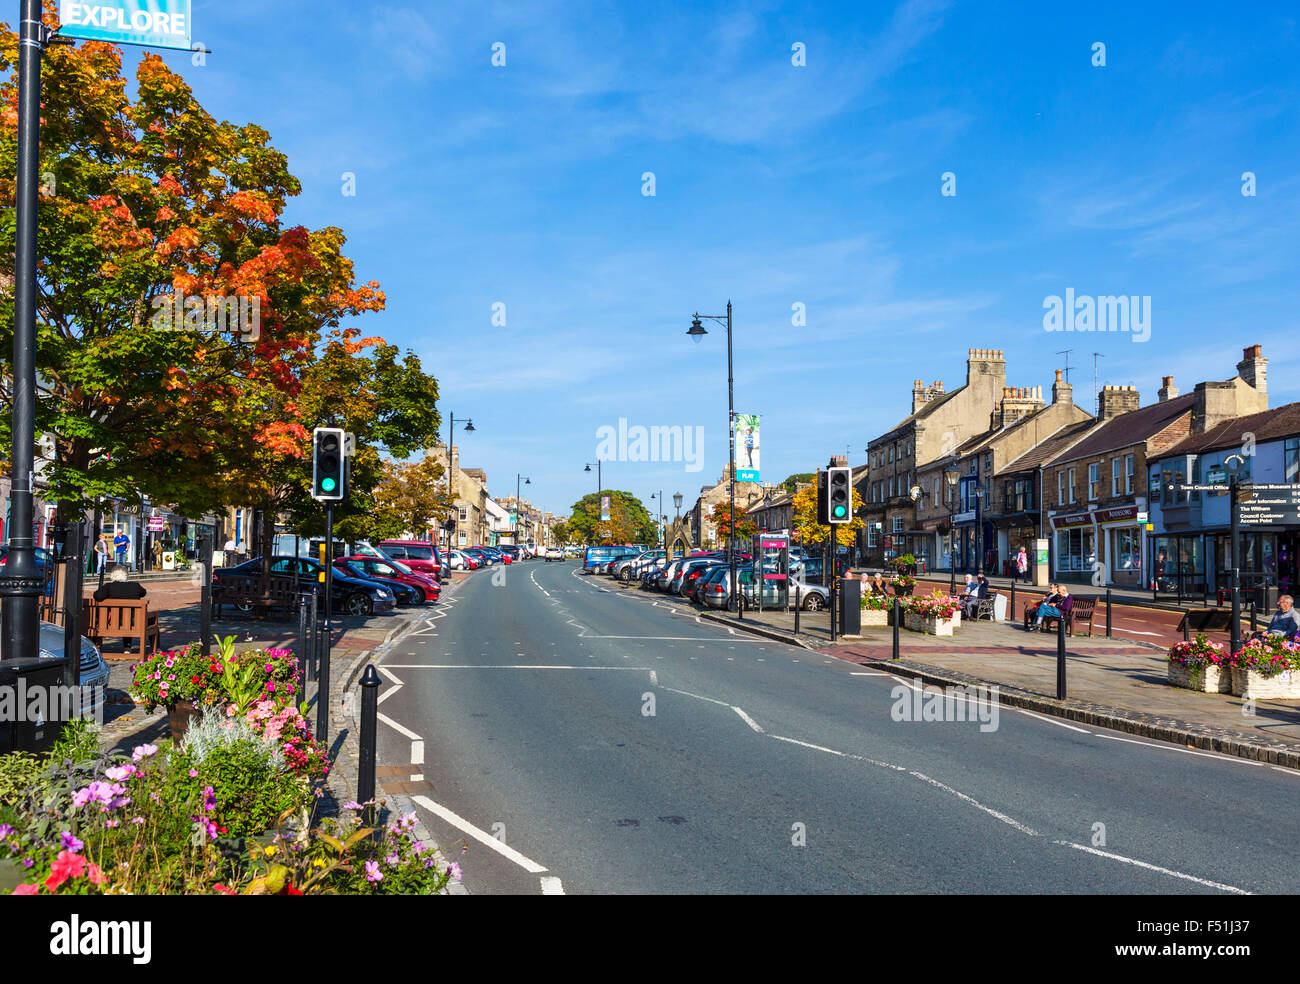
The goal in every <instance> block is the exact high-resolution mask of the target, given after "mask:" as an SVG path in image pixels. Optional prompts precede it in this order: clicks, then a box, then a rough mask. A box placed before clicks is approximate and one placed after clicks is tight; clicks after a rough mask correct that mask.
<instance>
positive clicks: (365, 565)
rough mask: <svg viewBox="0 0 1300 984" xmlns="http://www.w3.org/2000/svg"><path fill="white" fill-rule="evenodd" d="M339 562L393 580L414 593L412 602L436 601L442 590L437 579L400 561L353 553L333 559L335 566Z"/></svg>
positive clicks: (399, 599)
mask: <svg viewBox="0 0 1300 984" xmlns="http://www.w3.org/2000/svg"><path fill="white" fill-rule="evenodd" d="M340 563H346V564H347V565H348V566H349V567H350V568H352V569H353V570H354V571H356V572H357V573H358V574H360V575H361V576H363V577H370V578H379V579H381V580H383V581H394V582H396V583H398V584H401V585H403V586H404V587H407V588H409V589H410V590H411V591H413V592H415V594H416V597H415V598H414V599H413V601H412V604H416V605H423V604H424V603H425V602H426V601H437V600H438V595H439V594H440V593H441V591H442V587H441V585H440V584H439V582H438V581H437V580H435V579H434V578H432V577H430V576H429V575H428V574H417V573H416V572H415V571H413V570H411V568H409V567H407V566H406V565H405V564H403V563H401V562H400V561H396V560H383V559H381V558H379V557H372V556H370V555H369V554H354V555H353V556H351V557H340V558H338V560H336V561H334V565H335V567H337V566H338V565H339V564H340ZM397 603H398V604H399V605H400V604H403V602H402V599H401V596H400V595H399V596H398V599H397Z"/></svg>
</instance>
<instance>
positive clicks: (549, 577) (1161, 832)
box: [378, 561, 1300, 894]
mask: <svg viewBox="0 0 1300 984" xmlns="http://www.w3.org/2000/svg"><path fill="white" fill-rule="evenodd" d="M494 573H495V575H496V576H495V577H494ZM502 575H504V577H503V576H502ZM441 607H442V609H443V611H442V612H440V617H438V618H436V619H435V620H434V621H432V622H431V624H430V627H429V628H428V629H426V630H422V632H421V633H420V634H416V635H412V636H408V637H406V638H405V639H403V640H401V641H400V642H399V643H398V644H397V645H396V646H395V647H394V649H393V650H392V651H391V652H389V653H388V654H387V655H386V656H385V657H384V658H383V660H382V661H381V663H380V667H381V672H382V673H383V675H384V677H385V679H386V682H385V686H384V687H383V689H382V690H381V693H380V698H381V701H382V703H381V705H380V712H381V715H382V717H381V722H382V723H381V725H380V729H379V735H380V744H379V752H378V758H379V763H380V765H381V766H387V767H388V769H389V770H390V772H391V771H395V770H396V767H398V766H405V767H406V768H405V769H404V770H403V775H402V776H400V777H398V778H402V779H406V778H408V775H407V770H409V773H410V776H413V777H414V778H415V785H414V787H413V790H414V791H413V793H412V795H413V796H414V798H415V801H416V802H417V803H418V804H419V808H420V810H421V811H422V813H423V820H424V821H425V823H426V824H427V825H428V827H429V829H430V830H431V831H432V832H433V834H434V836H435V837H436V838H437V839H438V841H439V843H440V844H442V845H443V846H444V848H445V849H448V848H451V849H449V850H448V853H449V855H450V856H452V857H453V859H455V860H459V861H460V862H461V864H462V866H463V869H464V872H465V876H464V882H465V885H466V887H467V888H468V889H469V891H470V892H471V893H484V894H487V893H526V894H538V893H550V894H557V893H559V892H564V893H566V894H578V893H714V892H726V893H787V892H800V893H823V892H838V893H849V892H852V893H862V892H925V893H975V892H980V893H1061V892H1071V893H1130V892H1131V893H1160V894H1172V893H1184V892H1203V893H1232V894H1236V893H1243V892H1252V893H1254V892H1296V891H1298V890H1300V871H1297V870H1296V868H1295V866H1294V865H1291V864H1290V863H1289V860H1288V859H1289V857H1290V851H1291V836H1290V825H1289V818H1290V817H1291V816H1293V815H1294V812H1295V810H1296V807H1297V804H1298V803H1300V774H1297V773H1295V772H1291V771H1289V770H1283V769H1279V768H1277V767H1275V766H1270V765H1266V764H1259V763H1254V762H1249V761H1246V760H1243V759H1236V758H1228V757H1224V756H1218V755H1213V754H1209V753H1205V752H1197V751H1192V750H1188V749H1182V748H1179V747H1177V746H1173V745H1163V744H1160V743H1158V742H1149V741H1143V740H1137V739H1133V738H1131V737H1129V736H1125V735H1119V734H1113V733H1110V732H1106V731H1103V730H1100V729H1097V728H1081V727H1078V726H1075V725H1073V724H1069V723H1066V722H1061V721H1056V720H1052V719H1049V718H1046V717H1040V716H1038V715H1034V714H1029V713H1027V712H1022V711H1019V710H1016V709H1013V708H1008V707H1001V708H998V709H997V711H998V713H997V715H996V717H994V716H993V715H992V711H993V709H994V708H993V707H992V706H990V705H987V704H985V705H983V707H982V710H983V712H984V720H983V721H979V720H973V719H974V718H976V716H977V709H976V708H975V707H974V706H973V705H972V704H971V703H970V702H968V701H965V700H961V701H958V700H954V701H952V702H950V703H949V705H948V706H949V710H950V712H953V711H955V709H956V708H957V707H958V706H959V705H960V706H961V707H962V708H963V709H965V710H966V711H968V712H969V713H963V714H962V715H961V716H962V717H963V718H970V719H972V720H948V721H934V720H920V721H914V720H895V718H896V717H900V716H902V715H901V708H902V707H903V706H904V705H906V706H907V707H909V708H910V707H912V706H914V702H913V698H912V695H911V692H910V691H908V690H905V689H901V688H903V684H904V683H906V682H907V681H905V680H904V679H903V678H893V677H891V676H890V675H888V674H886V673H882V672H878V671H875V670H867V669H864V668H862V667H858V666H856V665H853V664H850V663H847V662H843V661H840V660H836V659H833V658H829V657H824V656H822V655H820V654H817V653H812V652H809V651H807V650H803V649H798V648H795V647H790V646H786V645H783V644H779V643H775V642H769V641H767V640H764V639H760V638H757V637H753V636H747V635H743V634H732V632H731V630H729V629H728V628H726V627H724V626H717V625H713V624H709V623H700V622H697V621H695V618H694V615H693V614H692V613H690V612H689V611H686V610H684V609H683V608H682V607H680V606H678V607H677V608H674V607H673V605H672V603H671V602H669V601H668V599H667V598H666V597H665V596H663V595H658V594H648V593H643V592H638V591H624V590H619V589H616V588H614V587H613V585H612V584H611V583H610V582H609V581H608V580H607V579H604V578H592V577H588V576H581V575H578V574H577V573H576V568H575V566H574V564H572V563H564V564H558V563H552V564H547V563H544V562H541V561H532V562H527V563H520V564H515V565H512V566H511V567H508V568H505V569H504V571H479V572H476V573H475V574H474V576H473V577H471V578H469V579H468V580H466V581H464V582H462V583H459V584H458V585H457V586H456V588H455V590H454V591H453V592H450V598H449V599H448V600H447V601H446V602H445V603H444V604H443V605H442V606H441ZM674 612H678V613H679V614H674ZM682 612H684V614H682ZM935 706H938V705H937V704H936V705H935ZM891 711H892V712H893V713H891ZM908 716H910V715H908ZM950 716H952V715H951V713H950ZM994 724H996V727H993V725H994ZM408 763H414V764H409V765H408ZM462 842H463V843H464V844H466V845H468V851H466V852H465V853H464V854H463V856H459V857H457V855H459V853H460V852H459V850H458V849H454V846H455V845H457V844H459V843H462Z"/></svg>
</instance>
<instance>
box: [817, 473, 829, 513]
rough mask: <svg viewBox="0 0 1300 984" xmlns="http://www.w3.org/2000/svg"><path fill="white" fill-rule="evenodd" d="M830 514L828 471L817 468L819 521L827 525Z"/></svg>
mask: <svg viewBox="0 0 1300 984" xmlns="http://www.w3.org/2000/svg"><path fill="white" fill-rule="evenodd" d="M829 515H830V508H829V500H828V499H827V497H826V473H825V472H824V471H822V470H821V469H820V468H819V469H818V470H817V522H818V523H819V524H820V525H822V526H825V525H827V523H828V521H829V520H828V516H829Z"/></svg>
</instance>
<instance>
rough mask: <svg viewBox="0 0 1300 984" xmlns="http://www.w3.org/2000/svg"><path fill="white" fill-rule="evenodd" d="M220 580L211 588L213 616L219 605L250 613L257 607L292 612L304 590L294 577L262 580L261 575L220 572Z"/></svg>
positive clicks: (218, 612) (217, 611)
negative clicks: (231, 606) (232, 606)
mask: <svg viewBox="0 0 1300 984" xmlns="http://www.w3.org/2000/svg"><path fill="white" fill-rule="evenodd" d="M218 577H219V578H220V580H219V581H218V582H217V583H215V584H213V585H212V607H213V609H214V614H215V615H216V616H217V617H220V616H221V606H222V605H234V606H235V609H236V610H237V611H243V612H251V611H253V610H254V609H257V608H267V609H270V608H283V609H285V610H286V611H288V612H290V613H292V612H293V611H295V610H296V608H297V606H298V595H299V593H300V592H301V591H302V590H304V589H302V588H300V587H299V585H298V579H297V578H296V577H277V576H271V577H264V576H263V575H261V574H229V573H226V572H224V571H223V572H221V573H220V574H219V575H218Z"/></svg>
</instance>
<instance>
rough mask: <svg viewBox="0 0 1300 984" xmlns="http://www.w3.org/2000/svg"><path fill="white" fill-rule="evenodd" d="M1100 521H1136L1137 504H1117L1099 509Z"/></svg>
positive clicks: (1098, 516) (1098, 518) (1098, 517)
mask: <svg viewBox="0 0 1300 984" xmlns="http://www.w3.org/2000/svg"><path fill="white" fill-rule="evenodd" d="M1096 516H1097V522H1098V523H1134V522H1137V520H1138V507H1137V506H1116V507H1115V508H1113V509H1098V510H1097V513H1096Z"/></svg>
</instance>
